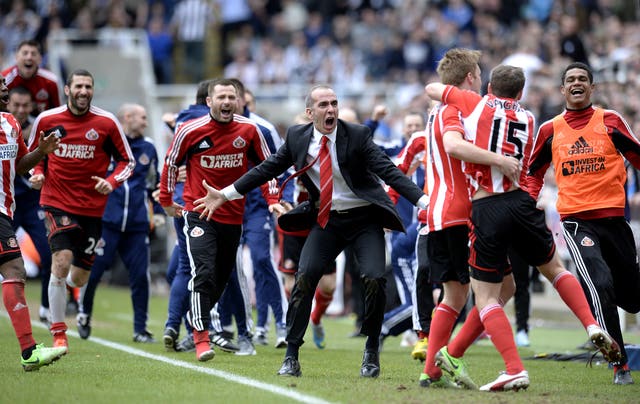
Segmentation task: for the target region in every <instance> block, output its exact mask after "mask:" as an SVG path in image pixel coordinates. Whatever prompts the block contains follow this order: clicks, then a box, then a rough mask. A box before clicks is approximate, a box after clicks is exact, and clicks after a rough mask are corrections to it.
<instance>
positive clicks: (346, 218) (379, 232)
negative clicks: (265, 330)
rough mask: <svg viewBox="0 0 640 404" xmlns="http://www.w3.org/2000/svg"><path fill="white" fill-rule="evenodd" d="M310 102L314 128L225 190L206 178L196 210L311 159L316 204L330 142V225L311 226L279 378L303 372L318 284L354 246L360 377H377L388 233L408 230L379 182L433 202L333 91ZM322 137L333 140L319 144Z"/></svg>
mask: <svg viewBox="0 0 640 404" xmlns="http://www.w3.org/2000/svg"><path fill="white" fill-rule="evenodd" d="M305 103H306V106H305V107H306V108H305V113H306V114H307V116H308V117H309V119H310V120H311V121H312V123H309V124H305V125H296V126H292V127H290V128H289V130H288V131H287V137H286V140H285V143H284V145H283V146H282V147H281V148H280V149H279V150H278V152H277V153H276V154H272V155H271V156H270V157H269V158H267V159H266V160H265V161H264V162H262V163H261V164H260V165H258V166H256V167H255V168H253V169H252V170H251V171H249V172H247V173H246V174H245V175H243V176H242V177H241V178H239V179H238V180H237V181H236V182H234V183H233V184H232V185H230V186H228V187H226V188H224V189H222V190H221V191H219V190H216V189H214V188H212V187H211V186H209V185H208V184H207V183H206V181H203V185H204V186H205V188H206V189H207V195H206V196H205V197H203V198H201V199H199V200H197V201H195V204H196V208H195V209H196V210H201V211H202V215H201V217H205V216H206V217H210V216H211V214H212V213H213V211H214V210H215V209H217V208H218V207H220V206H221V205H222V204H223V203H224V202H225V201H227V200H231V199H237V198H241V197H242V196H243V195H244V194H246V193H247V192H249V191H250V190H252V189H253V188H255V187H257V186H259V185H260V184H263V183H265V182H266V181H268V180H270V179H271V178H275V177H277V176H278V175H279V174H280V173H282V172H284V171H285V170H286V169H288V168H289V167H291V165H293V166H294V167H295V168H296V169H297V170H300V169H301V168H302V167H305V166H307V165H309V164H310V162H312V163H313V164H312V165H311V167H310V168H309V169H308V170H307V171H305V173H304V174H302V175H301V176H300V179H301V180H302V182H303V183H304V186H305V187H306V188H307V190H308V191H309V197H310V200H311V202H312V203H314V204H316V206H317V205H318V204H319V201H320V200H321V198H320V194H321V191H320V188H321V187H320V178H321V173H320V171H321V170H320V166H321V162H320V161H319V160H324V159H316V156H319V155H320V154H321V150H320V149H321V147H323V146H321V145H322V144H324V143H325V142H326V145H327V147H328V151H329V156H330V159H331V164H330V165H331V168H332V177H330V178H332V185H331V186H332V188H333V191H332V197H331V201H330V202H331V208H330V209H331V210H330V212H329V215H328V221H326V222H322V220H321V219H320V218H319V222H322V224H320V223H316V224H315V225H314V226H313V227H312V229H311V232H310V233H309V236H308V238H307V241H306V243H305V245H304V247H303V249H302V252H301V256H300V262H299V266H298V273H297V276H296V282H295V285H294V287H293V291H292V292H291V299H290V301H289V309H288V312H287V342H288V345H287V352H286V354H285V359H284V362H283V364H282V367H281V368H280V370H279V371H278V374H279V375H281V376H300V375H301V374H302V372H301V371H300V363H299V362H298V350H299V348H300V346H301V345H302V344H303V343H304V340H303V337H304V333H305V330H306V329H307V325H308V323H309V314H310V312H311V305H312V300H313V295H314V292H315V290H316V285H317V284H318V281H319V279H320V277H321V276H322V275H323V274H324V272H325V270H326V269H327V268H329V267H330V264H331V263H332V262H333V261H334V260H335V258H336V257H337V256H338V254H339V253H340V252H341V251H342V250H343V249H344V248H345V247H347V246H351V247H352V248H353V251H354V253H355V254H356V256H357V258H358V261H359V262H360V272H361V276H362V280H363V284H364V288H365V318H364V321H363V324H362V330H361V331H362V334H364V335H366V336H367V340H366V345H365V351H364V355H363V359H362V367H361V369H360V375H361V376H363V377H377V376H378V375H379V374H380V359H379V355H378V348H379V347H378V345H379V341H378V338H379V335H380V328H381V325H382V318H383V315H384V309H385V301H386V295H385V278H384V272H385V241H384V230H383V229H384V228H387V229H391V230H400V231H404V226H403V225H402V222H401V221H400V218H399V217H398V213H397V212H396V209H395V206H394V204H393V203H392V202H391V200H390V199H389V197H388V196H387V194H386V192H385V191H384V189H383V187H382V184H381V180H382V181H384V182H385V183H386V184H387V185H389V186H391V187H393V188H394V189H395V190H396V191H398V193H400V194H401V195H402V196H404V197H405V198H407V199H408V200H409V201H411V202H412V203H413V204H417V205H418V206H420V207H421V208H426V203H427V201H428V199H427V197H426V195H424V193H423V192H422V190H421V189H420V188H418V186H416V185H415V184H414V183H413V182H412V181H411V180H410V179H409V178H408V177H406V176H405V175H404V174H403V173H402V172H401V171H400V170H399V169H398V168H397V167H396V166H395V164H393V163H392V162H391V160H389V158H388V157H387V156H386V155H385V154H384V153H383V152H382V151H381V150H380V148H379V147H378V146H377V145H376V144H374V143H373V140H372V136H371V131H370V130H369V128H367V127H366V126H362V125H357V124H351V123H347V122H344V121H342V120H339V119H338V99H337V96H336V94H335V92H334V91H333V89H331V88H330V87H327V86H323V85H320V86H315V87H313V88H312V89H311V90H310V92H309V94H308V95H307V97H306V100H305ZM325 136H326V137H328V141H321V139H322V138H323V137H325ZM329 156H328V157H327V158H329ZM316 160H318V161H317V162H316ZM325 161H326V160H325ZM281 208H282V207H281V206H280V205H272V206H270V210H271V211H272V212H273V211H275V213H276V214H279V213H281V212H282V211H283V210H282V209H281ZM320 210H322V209H320ZM320 216H322V215H320Z"/></svg>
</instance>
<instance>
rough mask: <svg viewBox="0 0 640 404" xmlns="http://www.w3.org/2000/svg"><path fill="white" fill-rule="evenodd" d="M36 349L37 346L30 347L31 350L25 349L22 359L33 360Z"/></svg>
mask: <svg viewBox="0 0 640 404" xmlns="http://www.w3.org/2000/svg"><path fill="white" fill-rule="evenodd" d="M34 349H36V346H35V345H33V346H30V347H29V348H27V349H25V350H24V351H22V359H24V360H27V359H29V358H31V354H32V353H33V350H34Z"/></svg>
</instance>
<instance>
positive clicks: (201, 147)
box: [198, 140, 209, 149]
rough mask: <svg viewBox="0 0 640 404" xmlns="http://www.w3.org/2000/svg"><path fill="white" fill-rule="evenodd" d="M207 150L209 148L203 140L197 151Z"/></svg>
mask: <svg viewBox="0 0 640 404" xmlns="http://www.w3.org/2000/svg"><path fill="white" fill-rule="evenodd" d="M208 148H209V143H208V142H207V141H206V140H203V141H202V142H200V144H199V145H198V149H208Z"/></svg>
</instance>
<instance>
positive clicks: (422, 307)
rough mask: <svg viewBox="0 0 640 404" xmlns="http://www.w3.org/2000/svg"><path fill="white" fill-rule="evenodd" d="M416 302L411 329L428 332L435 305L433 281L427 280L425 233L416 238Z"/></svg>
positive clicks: (427, 266) (427, 264)
mask: <svg viewBox="0 0 640 404" xmlns="http://www.w3.org/2000/svg"><path fill="white" fill-rule="evenodd" d="M416 257H417V259H418V268H417V269H416V280H415V288H416V289H415V290H416V302H415V307H414V313H413V329H414V330H416V331H422V332H424V333H426V334H429V331H430V330H431V314H432V313H433V309H434V308H435V307H436V304H435V302H434V301H433V283H431V282H429V277H430V271H429V257H428V256H427V235H426V234H418V239H417V240H416Z"/></svg>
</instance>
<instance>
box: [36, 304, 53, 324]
mask: <svg viewBox="0 0 640 404" xmlns="http://www.w3.org/2000/svg"><path fill="white" fill-rule="evenodd" d="M38 317H40V321H41V322H42V323H44V324H46V325H49V324H51V313H50V312H49V309H48V308H46V307H44V306H40V309H39V310H38Z"/></svg>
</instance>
